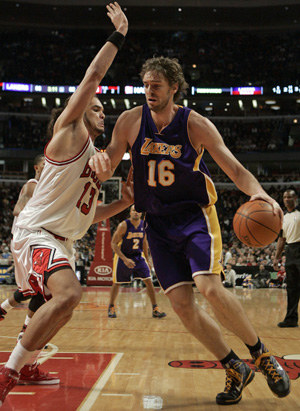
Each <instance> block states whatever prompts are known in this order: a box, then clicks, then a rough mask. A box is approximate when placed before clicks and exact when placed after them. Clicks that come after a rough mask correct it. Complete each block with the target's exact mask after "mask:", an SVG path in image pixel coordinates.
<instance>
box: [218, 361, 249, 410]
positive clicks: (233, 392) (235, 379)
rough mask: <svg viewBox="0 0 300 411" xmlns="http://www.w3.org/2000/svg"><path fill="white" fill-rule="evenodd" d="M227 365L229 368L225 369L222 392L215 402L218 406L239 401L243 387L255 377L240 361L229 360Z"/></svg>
mask: <svg viewBox="0 0 300 411" xmlns="http://www.w3.org/2000/svg"><path fill="white" fill-rule="evenodd" d="M229 363H230V367H229V368H226V369H225V371H226V382H225V388H224V392H220V393H219V394H218V395H217V397H216V402H217V404H220V405H230V404H237V403H238V402H239V401H241V399H242V391H243V389H244V387H246V385H248V384H250V382H251V381H252V380H253V378H254V376H255V372H254V371H252V370H251V368H250V367H249V366H248V365H247V364H245V363H244V362H243V361H242V360H231V361H230V362H229Z"/></svg>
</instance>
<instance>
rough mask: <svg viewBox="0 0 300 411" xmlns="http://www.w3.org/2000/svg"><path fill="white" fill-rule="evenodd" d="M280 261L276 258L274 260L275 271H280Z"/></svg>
mask: <svg viewBox="0 0 300 411" xmlns="http://www.w3.org/2000/svg"><path fill="white" fill-rule="evenodd" d="M278 262H279V261H278V260H277V259H276V258H274V260H273V268H274V270H275V271H279V266H278Z"/></svg>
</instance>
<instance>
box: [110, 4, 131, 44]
mask: <svg viewBox="0 0 300 411" xmlns="http://www.w3.org/2000/svg"><path fill="white" fill-rule="evenodd" d="M106 8H107V15H108V17H109V18H110V19H111V22H112V23H113V25H114V26H115V28H116V30H117V31H119V32H120V33H121V34H123V35H124V36H126V34H127V31H128V20H127V17H126V16H125V14H124V12H123V11H122V9H121V7H120V6H119V4H118V3H117V2H116V1H115V2H113V3H109V4H108V5H107V6H106Z"/></svg>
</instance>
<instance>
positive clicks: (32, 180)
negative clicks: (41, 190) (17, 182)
mask: <svg viewBox="0 0 300 411" xmlns="http://www.w3.org/2000/svg"><path fill="white" fill-rule="evenodd" d="M28 183H35V184H37V183H38V181H37V179H35V178H31V179H30V180H28V181H27V183H25V184H24V185H23V187H22V188H21V190H20V194H19V197H18V201H19V198H20V197H21V195H22V193H23V189H24V187H25V185H26V184H28ZM17 220H18V217H17V216H15V218H14V221H13V224H12V227H11V233H12V234H13V233H14V229H15V226H16V224H17Z"/></svg>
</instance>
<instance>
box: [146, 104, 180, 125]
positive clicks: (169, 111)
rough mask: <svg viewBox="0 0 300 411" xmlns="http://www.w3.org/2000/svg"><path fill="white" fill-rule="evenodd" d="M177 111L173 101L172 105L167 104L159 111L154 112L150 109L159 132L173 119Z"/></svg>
mask: <svg viewBox="0 0 300 411" xmlns="http://www.w3.org/2000/svg"><path fill="white" fill-rule="evenodd" d="M177 111H178V106H177V105H176V104H174V103H173V104H172V106H167V107H165V108H164V109H163V110H161V111H157V112H155V111H152V110H151V116H152V119H153V121H154V123H155V125H156V128H157V131H158V132H161V131H162V130H163V129H164V128H165V127H167V126H168V125H169V124H170V123H171V122H172V121H173V119H174V117H175V116H176V113H177Z"/></svg>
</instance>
